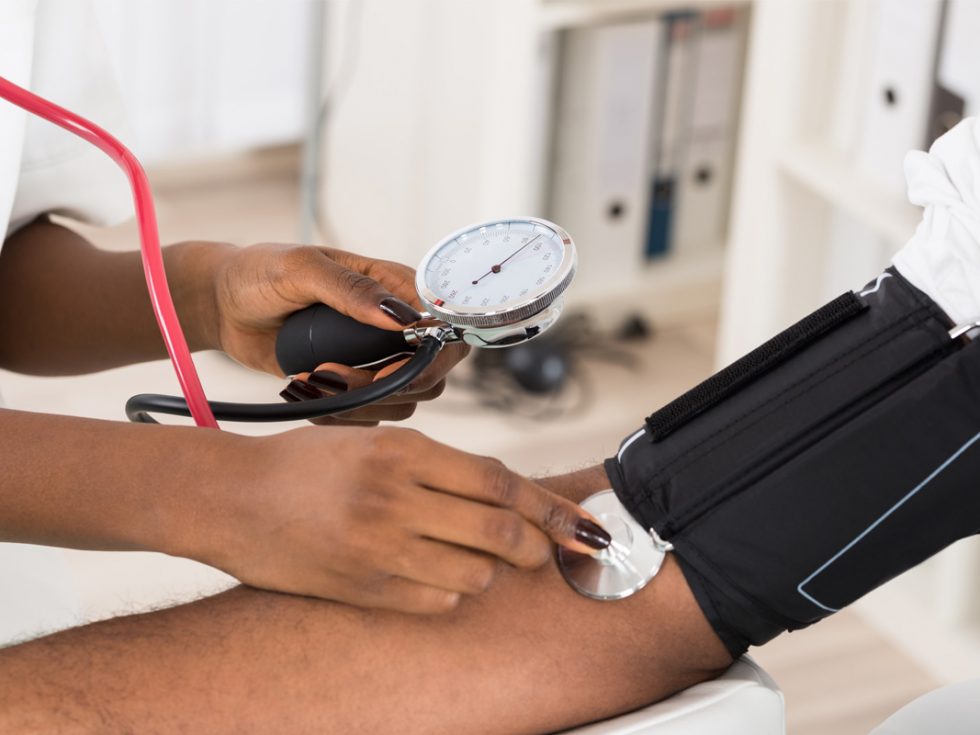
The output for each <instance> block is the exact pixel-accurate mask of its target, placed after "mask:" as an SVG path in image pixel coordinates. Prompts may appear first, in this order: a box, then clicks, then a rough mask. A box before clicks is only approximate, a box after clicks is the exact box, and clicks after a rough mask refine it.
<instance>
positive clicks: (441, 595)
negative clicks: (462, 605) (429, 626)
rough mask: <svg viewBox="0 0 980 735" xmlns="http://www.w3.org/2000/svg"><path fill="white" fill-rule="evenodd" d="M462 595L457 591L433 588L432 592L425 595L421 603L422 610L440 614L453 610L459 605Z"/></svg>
mask: <svg viewBox="0 0 980 735" xmlns="http://www.w3.org/2000/svg"><path fill="white" fill-rule="evenodd" d="M459 601H460V596H459V594H458V593H456V592H444V591H443V590H433V592H432V593H430V594H428V595H425V599H423V601H422V604H421V609H422V612H427V613H431V614H434V615H440V614H443V613H448V612H452V611H453V610H455V609H456V608H457V607H459Z"/></svg>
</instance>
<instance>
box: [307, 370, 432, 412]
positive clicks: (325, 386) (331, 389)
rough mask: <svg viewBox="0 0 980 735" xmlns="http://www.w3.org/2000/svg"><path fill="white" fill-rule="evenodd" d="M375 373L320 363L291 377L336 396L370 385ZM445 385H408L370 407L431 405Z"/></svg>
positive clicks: (375, 377)
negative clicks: (427, 403)
mask: <svg viewBox="0 0 980 735" xmlns="http://www.w3.org/2000/svg"><path fill="white" fill-rule="evenodd" d="M378 376H379V373H376V372H374V371H372V370H362V369H358V368H351V367H347V366H346V365H340V364H337V363H323V364H322V365H318V366H317V368H316V370H314V371H313V372H311V373H298V374H297V375H295V376H294V378H295V379H296V380H302V381H304V382H306V383H309V384H310V385H312V386H313V387H314V388H318V389H319V390H320V391H322V392H323V393H324V394H325V395H336V394H338V393H344V392H346V391H348V390H355V389H357V388H362V387H364V386H366V385H370V384H371V383H372V382H374V381H375V380H377V379H378ZM445 387H446V381H445V380H440V381H437V382H436V383H434V384H432V385H429V384H428V382H427V381H426V382H425V384H422V385H417V386H416V384H415V381H412V383H410V384H409V385H408V386H406V387H405V388H402V389H401V390H400V391H398V392H397V393H393V394H392V395H390V396H388V397H387V398H384V399H382V400H380V401H377V402H375V403H374V404H373V405H376V406H384V405H390V404H403V403H418V402H419V401H431V400H433V399H435V398H438V397H439V396H440V395H442V392H443V390H445Z"/></svg>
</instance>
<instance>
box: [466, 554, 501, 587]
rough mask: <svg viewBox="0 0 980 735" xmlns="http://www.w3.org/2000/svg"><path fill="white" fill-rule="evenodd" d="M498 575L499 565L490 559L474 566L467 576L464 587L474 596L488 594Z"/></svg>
mask: <svg viewBox="0 0 980 735" xmlns="http://www.w3.org/2000/svg"><path fill="white" fill-rule="evenodd" d="M496 575H497V565H496V564H495V563H494V562H493V561H492V560H490V559H487V560H486V561H479V562H477V563H476V564H474V565H473V567H472V569H470V570H469V571H468V573H467V575H466V579H465V581H464V586H465V587H466V589H467V591H468V592H470V593H472V594H479V593H481V592H486V591H487V590H488V589H490V585H491V584H493V579H494V577H495V576H496Z"/></svg>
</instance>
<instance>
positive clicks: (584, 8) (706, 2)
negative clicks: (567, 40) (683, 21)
mask: <svg viewBox="0 0 980 735" xmlns="http://www.w3.org/2000/svg"><path fill="white" fill-rule="evenodd" d="M748 4H750V0H543V1H542V2H541V7H540V11H539V18H540V23H541V25H542V26H543V27H544V28H549V29H552V30H559V29H562V28H574V27H577V26H585V25H591V24H594V23H607V22H610V21H615V20H622V19H624V18H630V17H634V16H637V15H650V14H651V13H657V14H659V13H668V12H671V11H679V10H710V9H712V8H722V7H725V8H729V7H733V6H737V5H748Z"/></svg>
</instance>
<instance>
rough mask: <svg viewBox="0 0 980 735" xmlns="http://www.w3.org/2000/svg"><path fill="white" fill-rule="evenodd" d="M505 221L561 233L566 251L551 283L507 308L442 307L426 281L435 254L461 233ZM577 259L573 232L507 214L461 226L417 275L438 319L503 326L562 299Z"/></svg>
mask: <svg viewBox="0 0 980 735" xmlns="http://www.w3.org/2000/svg"><path fill="white" fill-rule="evenodd" d="M505 222H527V223H531V224H534V225H539V226H541V227H545V228H547V229H549V230H551V231H552V232H554V233H555V234H556V235H558V237H559V239H560V240H561V242H562V245H564V250H563V252H562V260H561V265H559V267H558V269H557V270H556V271H555V274H554V275H553V276H552V277H551V279H550V280H549V282H548V283H547V284H545V285H542V286H541V290H540V291H539V292H538V293H537V294H535V295H534V296H531V297H530V298H527V299H524V300H522V301H516V302H513V303H511V304H510V305H508V306H507V307H506V308H503V309H494V310H490V311H487V310H486V309H484V308H482V307H477V306H474V307H463V306H460V307H455V308H449V307H447V306H446V305H445V303H443V305H442V306H438V305H437V304H436V303H435V302H436V301H438V300H439V297H438V296H436V294H435V293H434V292H433V291H432V289H430V288H429V287H428V285H426V283H425V274H426V267H427V266H428V264H429V261H430V260H431V259H432V257H433V256H434V255H435V254H436V253H438V252H439V251H440V250H441V249H442V248H444V247H445V246H446V245H448V244H449V243H450V242H452V241H453V240H455V239H456V238H458V237H459V236H460V235H465V234H466V233H468V232H474V231H477V230H479V229H480V228H490V227H493V226H494V225H498V224H501V223H505ZM577 261H578V254H577V253H576V250H575V243H574V241H573V240H572V237H571V235H569V234H568V232H566V231H565V229H564V228H562V227H559V226H558V225H556V224H555V223H554V222H549V221H548V220H546V219H541V218H540V217H504V218H502V219H493V220H488V221H486V222H478V223H476V224H472V225H467V226H466V227H461V228H460V229H458V230H456V231H455V232H453V233H451V234H450V235H447V236H446V237H444V238H443V239H442V240H440V241H439V242H438V243H436V244H435V245H434V246H433V247H432V248H430V249H429V251H428V252H427V253H426V254H425V257H423V258H422V262H421V264H420V265H419V269H418V272H417V273H416V275H415V290H416V291H417V292H418V295H419V298H420V299H421V300H422V303H423V304H424V305H425V309H426V311H428V312H429V313H430V314H432V316H434V317H436V318H438V319H443V320H445V321H447V322H449V323H450V324H456V325H459V326H467V327H502V326H505V325H507V324H513V323H514V322H518V321H523V320H525V319H529V318H531V317H533V316H534V315H535V314H537V313H539V312H540V311H542V310H544V309H546V308H547V307H548V306H549V305H551V303H552V302H554V301H555V300H556V299H557V298H559V297H560V296H561V295H562V293H564V291H565V289H567V288H568V285H569V284H570V283H571V282H572V278H574V277H575V268H576V263H577Z"/></svg>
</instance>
